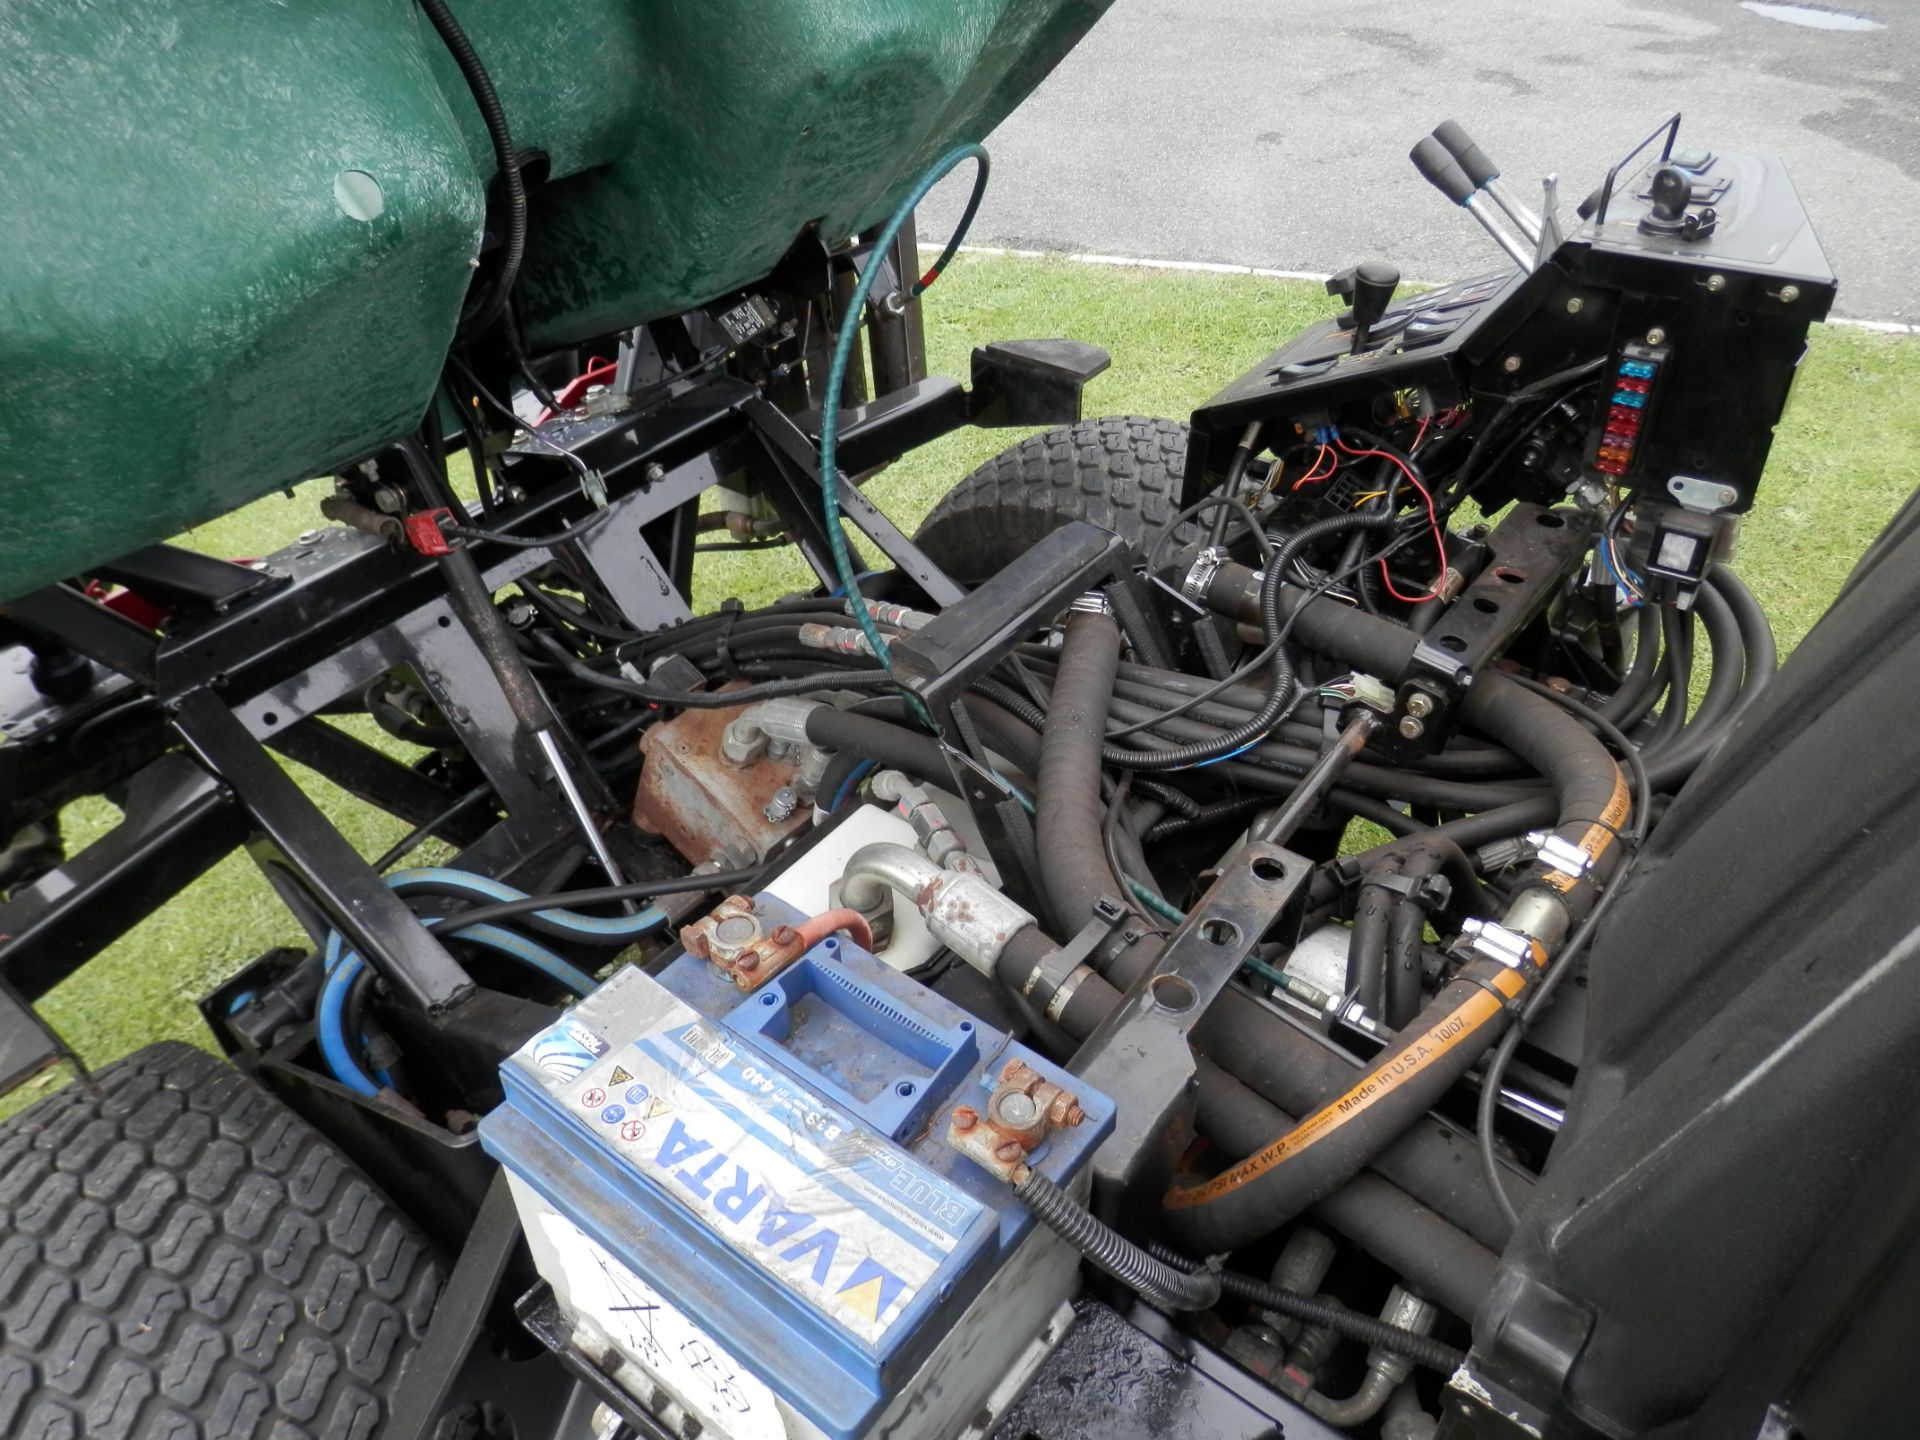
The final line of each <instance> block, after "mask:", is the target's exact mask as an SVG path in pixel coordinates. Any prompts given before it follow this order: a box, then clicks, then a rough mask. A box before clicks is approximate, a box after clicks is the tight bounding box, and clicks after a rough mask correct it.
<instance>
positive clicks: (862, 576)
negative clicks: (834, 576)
mask: <svg viewBox="0 0 1920 1440" xmlns="http://www.w3.org/2000/svg"><path fill="white" fill-rule="evenodd" d="M880 573H881V572H880V571H878V570H862V571H861V572H860V573H859V574H858V575H856V576H854V577H853V583H854V584H855V585H856V586H857V585H859V583H860V582H861V581H862V580H871V579H872V578H873V577H874V576H876V575H878V574H880ZM846 593H847V582H846V581H844V580H842V581H841V582H840V583H839V584H838V585H836V586H834V587H833V588H832V589H831V590H829V591H827V599H829V600H838V599H839V598H840V597H841V596H843V595H845V594H846Z"/></svg>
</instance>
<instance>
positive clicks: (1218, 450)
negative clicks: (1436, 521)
mask: <svg viewBox="0 0 1920 1440" xmlns="http://www.w3.org/2000/svg"><path fill="white" fill-rule="evenodd" d="M1442 128H1443V130H1445V129H1447V128H1449V127H1442ZM1451 129H1452V130H1453V131H1454V133H1455V135H1456V136H1458V137H1459V139H1460V140H1462V141H1464V132H1459V131H1458V127H1457V126H1454V127H1451ZM1663 132H1664V133H1663ZM1677 132H1678V117H1677V116H1676V117H1674V119H1673V120H1672V121H1670V122H1668V124H1667V125H1666V126H1663V127H1662V130H1661V131H1656V132H1655V135H1654V136H1652V137H1649V142H1658V141H1664V143H1646V142H1643V150H1642V152H1641V153H1638V154H1636V155H1634V156H1631V157H1629V159H1628V160H1627V161H1624V162H1623V163H1622V164H1621V165H1620V166H1618V167H1616V169H1615V171H1614V172H1613V173H1612V174H1611V175H1610V176H1609V180H1608V183H1607V184H1605V185H1603V186H1602V187H1600V188H1599V189H1597V190H1596V191H1595V192H1594V194H1593V195H1591V196H1589V197H1588V199H1587V201H1586V202H1585V203H1584V204H1583V205H1582V206H1580V207H1579V218H1578V219H1576V218H1575V216H1574V215H1572V214H1569V215H1567V216H1566V217H1565V220H1566V223H1567V224H1569V225H1570V226H1571V227H1573V228H1571V230H1570V232H1569V233H1567V234H1566V235H1565V237H1564V238H1562V239H1559V240H1558V242H1557V243H1554V237H1555V235H1556V233H1557V232H1556V231H1554V230H1549V231H1548V244H1547V245H1546V246H1544V247H1537V248H1543V249H1544V250H1545V252H1546V253H1545V254H1544V255H1539V256H1538V257H1537V260H1536V263H1531V264H1529V265H1526V266H1522V265H1520V264H1518V263H1515V264H1514V265H1512V266H1511V267H1510V268H1508V269H1506V270H1504V271H1501V272H1498V273H1494V274H1489V275H1483V276H1477V277H1475V278H1473V279H1470V280H1463V281H1459V282H1457V283H1455V284H1452V285H1448V286H1445V287H1443V288H1441V289H1439V290H1434V291H1428V292H1425V293H1422V294H1415V295H1400V296H1397V297H1396V298H1394V299H1393V301H1392V302H1391V303H1390V304H1389V305H1387V307H1386V308H1385V310H1384V312H1383V313H1381V314H1380V315H1379V318H1378V319H1377V320H1372V321H1371V323H1370V324H1362V323H1360V322H1362V321H1366V320H1368V319H1370V318H1371V317H1368V316H1364V315H1362V316H1359V317H1358V318H1356V315H1355V312H1354V311H1353V310H1349V311H1348V312H1347V313H1345V314H1343V315H1341V316H1339V317H1338V318H1337V319H1334V320H1329V321H1326V322H1325V323H1323V324H1320V325H1317V326H1315V327H1313V328H1312V329H1310V330H1308V331H1306V332H1305V333H1304V334H1302V335H1300V336H1299V337H1297V338H1296V339H1294V340H1292V341H1290V342H1289V343H1288V344H1286V345H1284V346H1282V347H1281V348H1280V349H1279V350H1276V351H1275V352H1274V353H1273V354H1272V355H1270V356H1268V357H1267V358H1266V359H1265V360H1263V361H1262V362H1261V363H1260V364H1259V365H1258V366H1257V367H1255V368H1254V369H1253V370H1252V371H1250V372H1248V373H1247V374H1246V375H1243V376H1242V377H1241V378H1240V379H1238V380H1236V381H1234V382H1233V383H1232V384H1231V385H1229V386H1227V387H1226V388H1225V389H1224V390H1222V391H1221V392H1220V393H1219V394H1217V395H1215V396H1214V397H1213V398H1212V399H1211V400H1209V401H1208V402H1207V403H1206V404H1205V405H1203V406H1202V407H1201V408H1200V409H1199V410H1198V411H1196V412H1195V414H1194V417H1193V426H1194V438H1193V441H1192V443H1191V445H1190V449H1189V458H1188V465H1189V469H1188V475H1187V494H1188V496H1189V498H1197V497H1198V495H1200V494H1201V493H1203V492H1204V491H1205V490H1206V489H1208V488H1210V487H1211V486H1212V485H1213V484H1215V483H1217V481H1218V477H1219V475H1220V473H1221V472H1222V470H1223V468H1224V466H1225V464H1226V462H1227V459H1228V457H1229V454H1230V452H1231V450H1232V449H1233V447H1234V446H1235V445H1236V444H1238V443H1239V440H1240V437H1241V436H1242V435H1243V433H1244V432H1245V430H1246V427H1247V426H1248V424H1249V423H1250V422H1254V421H1259V422H1262V424H1263V426H1264V427H1265V431H1266V435H1267V437H1268V443H1269V444H1272V443H1275V440H1276V438H1277V437H1285V436H1288V435H1291V434H1296V433H1297V434H1299V435H1303V436H1312V435H1316V434H1325V433H1329V432H1333V431H1338V430H1339V429H1340V428H1341V427H1344V426H1352V427H1358V428H1363V429H1372V430H1378V429H1380V427H1381V426H1382V424H1383V423H1384V421H1385V420H1386V419H1388V418H1390V417H1391V416H1393V415H1396V414H1397V415H1400V416H1405V415H1407V414H1409V413H1417V414H1420V415H1423V416H1424V415H1441V414H1444V415H1446V416H1447V417H1448V423H1449V424H1450V425H1455V426H1458V427H1459V428H1460V429H1461V430H1462V435H1461V436H1458V437H1453V438H1454V439H1455V440H1458V439H1461V438H1465V439H1466V440H1468V442H1469V443H1467V444H1465V445H1462V444H1457V443H1455V444H1451V445H1450V447H1449V448H1450V451H1451V454H1452V455H1453V456H1454V457H1455V458H1457V457H1459V456H1460V455H1461V454H1462V453H1463V452H1467V451H1470V450H1471V449H1472V446H1471V443H1470V441H1471V435H1472V431H1473V429H1474V428H1475V427H1477V426H1479V425H1482V424H1485V423H1489V422H1491V421H1493V419H1494V417H1496V416H1498V417H1500V420H1501V423H1511V422H1512V420H1513V419H1514V416H1515V414H1516V412H1528V413H1530V412H1531V410H1532V409H1533V408H1536V400H1537V401H1539V402H1540V404H1541V405H1544V404H1547V403H1555V404H1559V405H1560V406H1561V407H1562V414H1561V415H1560V416H1558V417H1550V418H1557V428H1553V429H1552V438H1551V443H1544V442H1543V443H1541V444H1531V445H1527V446H1504V447H1500V446H1496V447H1493V449H1494V451H1495V452H1496V453H1493V454H1489V453H1487V450H1486V447H1482V449H1481V451H1480V452H1479V453H1477V454H1475V456H1474V461H1475V464H1476V465H1477V466H1478V467H1479V469H1480V470H1481V471H1484V472H1486V473H1479V474H1476V475H1475V476H1474V477H1473V479H1474V490H1473V493H1474V496H1475V498H1476V500H1478V501H1479V502H1480V504H1481V505H1482V507H1483V508H1488V507H1491V506H1494V505H1498V504H1504V503H1505V502H1507V501H1509V500H1513V499H1527V500H1533V501H1538V502H1541V503H1552V502H1554V501H1556V500H1559V499H1561V498H1563V497H1565V496H1566V495H1567V494H1568V493H1569V492H1570V491H1572V490H1573V489H1574V488H1575V487H1576V486H1578V485H1579V484H1581V483H1582V482H1583V481H1587V482H1593V483H1598V484H1600V485H1603V486H1605V487H1608V488H1617V489H1618V490H1619V491H1621V492H1624V493H1629V494H1636V495H1646V496H1649V497H1653V496H1659V497H1661V498H1662V499H1667V500H1673V501H1674V502H1675V503H1692V502H1694V501H1697V500H1698V499H1699V497H1701V496H1707V497H1710V499H1711V502H1712V508H1713V509H1714V510H1716V511H1719V512H1725V513H1739V512H1743V511H1745V510H1747V509H1748V508H1750V507H1751V505H1752V504H1753V499H1754V493H1755V490H1756V489H1757V487H1758V485H1759V482H1760V478H1761V474H1762V472H1763V470H1764V469H1765V465H1766V459H1767V453H1768V450H1769V449H1770V447H1771V443H1772V434H1773V427H1774V425H1775V424H1776V422H1777V421H1778V419H1779V416H1780V413H1781V410H1782V408H1783V407H1784V405H1785V403H1786V399H1787V394H1788V391H1789V390H1790V388H1791V386H1792V382H1793V376H1794V372H1795V368H1796V367H1797V365H1798V364H1799V361H1800V358H1801V355H1802V354H1803V353H1804V349H1805V341H1806V334H1807V329H1808V327H1809V326H1810V325H1812V324H1813V323H1814V322H1816V321H1818V320H1821V319H1824V318H1825V316H1826V314H1827V312H1828V310H1829V308H1830V307H1831V306H1832V303H1833V299H1834V294H1835V289H1836V283H1835V280H1834V275H1833V270H1832V268H1831V266H1830V265H1829V264H1828V261H1827V257H1826V254H1825V252H1824V250H1823V249H1822V248H1821V245H1820V241H1819V239H1818V237H1817V236H1816V235H1815V233H1814V229H1813V225H1812V222H1811V221H1810V219H1809V218H1808V216H1807V213H1806V209H1805V207H1804V206H1803V205H1802V203H1801V201H1800V197H1799V194H1798V192H1797V191H1796V190H1795V188H1794V185H1793V182H1792V180H1791V179H1790V178H1789V176H1788V174H1787V171H1786V167H1785V166H1784V165H1783V164H1782V163H1781V162H1780V161H1779V160H1778V159H1777V158H1775V157H1773V156H1770V155H1756V154H1745V153H1737V152H1732V151H1721V150H1718V149H1715V148H1706V147H1698V148H1692V149H1684V148H1679V147H1678V145H1677ZM1440 139H1441V132H1439V131H1436V134H1435V138H1434V139H1433V140H1430V141H1423V142H1422V147H1423V148H1417V149H1416V153H1415V159H1416V163H1418V164H1420V167H1421V169H1422V172H1423V173H1425V174H1427V175H1428V177H1429V178H1430V179H1432V180H1433V181H1434V183H1435V185H1436V186H1437V187H1439V188H1441V189H1442V191H1443V193H1445V194H1446V195H1447V196H1448V198H1449V199H1451V200H1453V201H1454V202H1455V203H1456V204H1459V205H1461V206H1462V208H1463V209H1466V210H1467V211H1469V212H1470V215H1471V217H1472V218H1473V219H1474V220H1476V221H1477V222H1478V223H1480V224H1482V225H1483V226H1485V227H1486V228H1487V229H1488V230H1489V232H1490V233H1492V234H1493V235H1494V238H1495V239H1498V240H1499V241H1500V242H1501V244H1502V247H1503V248H1505V249H1507V250H1508V251H1509V253H1526V254H1528V255H1529V258H1530V259H1535V255H1534V251H1535V248H1536V247H1533V246H1528V245H1527V238H1528V237H1527V236H1526V235H1525V234H1523V233H1515V232H1517V231H1520V230H1522V229H1523V227H1521V226H1520V225H1519V224H1518V221H1517V219H1516V220H1515V221H1514V225H1513V229H1512V230H1509V229H1508V228H1507V224H1508V222H1507V221H1505V220H1503V219H1502V218H1501V211H1502V210H1504V212H1505V214H1506V215H1507V216H1509V217H1513V216H1515V213H1516V210H1518V211H1520V212H1521V214H1522V215H1524V214H1525V212H1524V207H1520V206H1517V205H1515V204H1513V203H1512V197H1511V192H1509V191H1504V190H1501V189H1499V188H1498V187H1497V185H1496V184H1494V183H1492V182H1491V181H1490V180H1489V179H1488V173H1489V172H1490V171H1491V166H1490V165H1487V164H1486V163H1485V158H1484V156H1483V155H1481V154H1480V152H1479V151H1478V149H1477V147H1473V149H1472V150H1471V152H1470V154H1471V158H1472V159H1473V160H1474V162H1475V163H1474V164H1473V165H1469V166H1467V167H1466V168H1465V169H1464V170H1463V169H1460V168H1455V167H1454V166H1453V165H1452V162H1451V160H1450V159H1449V156H1448V155H1447V153H1446V152H1445V150H1444V149H1441V150H1436V149H1434V148H1433V147H1434V146H1435V145H1436V144H1438V142H1439V141H1440ZM1465 143H1466V144H1467V145H1470V144H1471V142H1465ZM1456 153H1457V147H1456ZM1493 178H1494V180H1497V174H1495V176H1494V177H1493ZM1489 196H1496V197H1498V198H1499V199H1500V202H1501V210H1496V209H1495V208H1494V207H1493V205H1492V204H1491V202H1490V201H1489V199H1488V197H1489ZM1463 197H1464V198H1463ZM1526 218H1529V219H1533V220H1534V222H1535V224H1536V225H1537V217H1531V216H1527V217H1526ZM1536 243H1537V242H1536ZM1378 268H1380V269H1383V270H1387V273H1389V274H1391V273H1392V272H1391V270H1390V269H1388V268H1387V267H1384V266H1383V267H1378ZM1366 269H1367V267H1356V271H1350V272H1347V277H1344V278H1347V279H1348V280H1349V284H1348V286H1347V290H1346V291H1345V292H1343V293H1359V292H1355V290H1354V287H1353V285H1352V284H1351V277H1353V276H1354V275H1355V274H1356V273H1360V272H1364V271H1366ZM1364 288H1365V287H1364V286H1362V287H1361V291H1364ZM1354 304H1355V305H1356V307H1357V306H1358V304H1359V301H1358V300H1357V299H1356V300H1355V301H1354ZM1356 338H1357V339H1358V340H1359V343H1358V344H1356ZM1409 407H1414V409H1413V410H1412V411H1410V410H1409ZM1523 418H1524V416H1523ZM1549 428H1552V427H1549Z"/></svg>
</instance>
